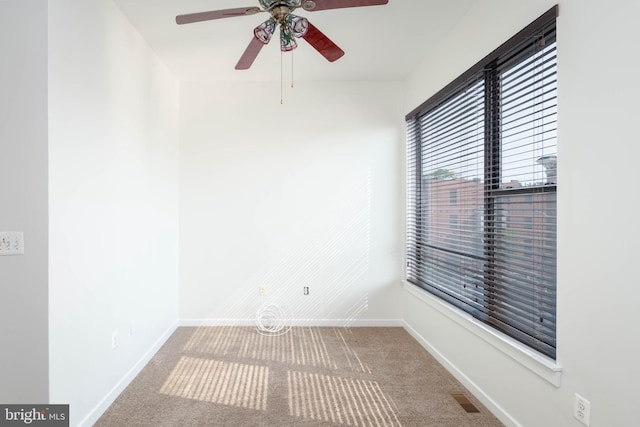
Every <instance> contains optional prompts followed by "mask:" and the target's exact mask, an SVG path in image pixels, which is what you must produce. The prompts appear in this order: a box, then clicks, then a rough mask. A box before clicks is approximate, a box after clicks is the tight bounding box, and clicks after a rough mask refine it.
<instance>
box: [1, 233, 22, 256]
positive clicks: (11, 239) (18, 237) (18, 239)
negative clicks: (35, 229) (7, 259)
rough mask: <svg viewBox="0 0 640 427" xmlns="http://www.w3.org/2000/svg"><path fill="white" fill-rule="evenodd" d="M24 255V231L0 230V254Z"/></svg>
mask: <svg viewBox="0 0 640 427" xmlns="http://www.w3.org/2000/svg"><path fill="white" fill-rule="evenodd" d="M4 255H24V233H22V232H5V231H3V232H0V256H4Z"/></svg>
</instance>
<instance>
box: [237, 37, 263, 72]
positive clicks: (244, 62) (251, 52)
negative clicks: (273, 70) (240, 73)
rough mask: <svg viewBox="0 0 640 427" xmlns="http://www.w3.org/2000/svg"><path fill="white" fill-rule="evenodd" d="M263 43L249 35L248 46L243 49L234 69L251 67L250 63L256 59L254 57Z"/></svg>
mask: <svg viewBox="0 0 640 427" xmlns="http://www.w3.org/2000/svg"><path fill="white" fill-rule="evenodd" d="M264 45H265V44H264V43H263V42H261V41H260V40H258V39H257V38H255V37H251V41H250V42H249V46H247V48H246V49H245V50H244V53H243V54H242V56H241V57H240V60H239V61H238V63H237V64H236V70H248V69H249V68H251V64H253V61H255V60H256V57H257V56H258V54H259V53H260V50H262V47H263V46H264Z"/></svg>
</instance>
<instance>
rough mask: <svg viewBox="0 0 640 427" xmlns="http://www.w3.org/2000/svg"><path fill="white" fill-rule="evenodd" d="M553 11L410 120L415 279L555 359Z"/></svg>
mask: <svg viewBox="0 0 640 427" xmlns="http://www.w3.org/2000/svg"><path fill="white" fill-rule="evenodd" d="M556 16H557V6H556V7H554V8H553V9H551V10H549V11H548V12H547V13H545V14H544V15H543V16H541V17H540V18H539V19H538V20H536V21H535V22H534V23H532V24H531V25H529V26H528V27H527V28H525V29H524V30H523V31H521V32H520V33H518V34H517V35H516V36H515V37H514V38H512V39H511V40H509V41H508V42H506V43H505V44H503V45H502V46H501V47H500V48H498V49H497V50H496V51H494V52H493V53H491V54H490V55H488V56H487V57H486V58H484V59H483V60H482V61H480V62H479V63H478V64H476V65H475V66H474V67H472V68H471V69H470V70H468V71H467V72H465V73H464V74H463V75H461V76H460V77H459V78H458V79H456V80H455V81H453V82H452V83H451V84H449V85H447V86H446V87H445V88H444V89H442V90H441V91H440V92H438V93H437V94H436V95H434V96H433V97H432V98H430V99H429V100H427V101H426V102H425V103H424V104H422V105H421V106H420V107H418V108H417V109H416V110H414V111H412V112H411V113H409V114H408V115H407V117H406V120H407V232H406V244H407V247H406V256H407V271H406V279H407V281H408V282H409V283H411V284H413V285H416V286H419V287H421V288H423V289H425V290H427V291H428V292H431V293H432V294H434V295H436V296H438V297H440V298H442V299H444V300H446V301H448V302H449V303H451V304H453V305H455V306H457V307H459V308H461V309H462V310H464V311H466V312H468V313H470V314H471V315H473V316H474V317H475V318H477V319H479V320H480V321H482V322H484V323H486V324H488V325H490V326H492V327H494V328H496V329H498V330H499V331H501V332H503V333H505V334H507V335H509V336H511V337H513V338H515V339H517V340H519V341H520V342H522V343H524V344H526V345H528V346H530V347H532V348H534V349H536V350H537V351H539V352H541V353H543V354H545V355H547V356H549V357H551V358H555V355H556V190H557V150H556V140H557V135H556V129H557V108H556V105H557V102H556V100H557V84H556V43H555V42H556V32H555V19H556ZM453 205H455V208H453V207H452V206H453ZM454 209H455V211H454Z"/></svg>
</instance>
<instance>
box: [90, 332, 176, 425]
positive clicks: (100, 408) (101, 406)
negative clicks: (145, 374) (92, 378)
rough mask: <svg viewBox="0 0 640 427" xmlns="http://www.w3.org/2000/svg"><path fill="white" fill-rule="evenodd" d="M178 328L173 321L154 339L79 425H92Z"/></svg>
mask: <svg viewBox="0 0 640 427" xmlns="http://www.w3.org/2000/svg"><path fill="white" fill-rule="evenodd" d="M177 328H178V322H177V321H176V322H174V323H173V324H172V325H171V326H169V328H167V330H166V331H164V333H163V334H162V335H161V336H160V337H159V338H158V339H157V340H156V342H155V343H153V345H152V346H151V347H150V348H149V349H148V350H147V351H146V352H145V353H144V354H143V355H142V357H141V358H140V359H139V360H138V362H137V363H136V364H135V365H133V367H132V368H131V369H129V371H128V372H127V373H126V374H125V375H124V376H123V377H122V378H121V379H120V381H118V382H117V383H116V385H115V386H114V387H113V388H112V389H111V391H109V393H107V395H106V396H105V397H103V398H102V400H100V402H98V404H97V405H96V406H94V407H93V409H92V410H91V411H89V413H88V414H87V415H86V416H85V417H84V418H83V419H82V421H80V422H79V423H78V426H79V427H84V426H87V427H89V426H92V425H93V424H95V422H96V421H98V418H100V417H101V416H102V414H104V412H105V411H106V410H107V409H108V408H109V406H111V404H112V403H113V402H114V401H115V400H116V398H117V397H118V396H119V395H120V393H122V391H123V390H124V389H125V388H127V386H128V385H129V384H130V383H131V381H133V379H134V378H135V377H136V376H137V375H138V374H139V373H140V371H142V369H143V368H144V367H145V366H146V365H147V363H149V361H150V360H151V358H152V357H153V356H154V355H155V354H156V353H157V352H158V350H160V347H162V346H163V345H164V343H165V342H167V340H168V339H169V337H170V336H171V335H172V334H173V333H174V332H175V330H176V329H177Z"/></svg>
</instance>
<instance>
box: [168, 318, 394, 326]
mask: <svg viewBox="0 0 640 427" xmlns="http://www.w3.org/2000/svg"><path fill="white" fill-rule="evenodd" d="M255 325H256V320H255V319H181V320H180V326H196V327H198V326H255ZM291 325H292V326H309V327H313V326H317V327H343V328H346V327H353V328H361V327H385V328H392V327H397V328H401V327H403V326H404V321H403V320H402V319H292V320H291Z"/></svg>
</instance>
